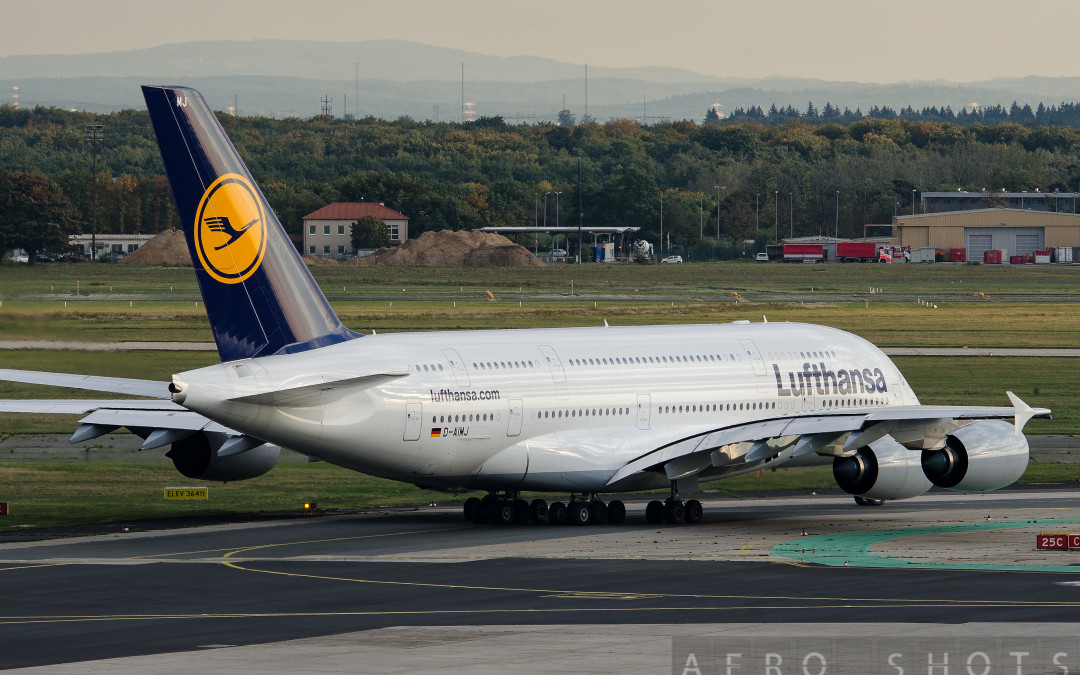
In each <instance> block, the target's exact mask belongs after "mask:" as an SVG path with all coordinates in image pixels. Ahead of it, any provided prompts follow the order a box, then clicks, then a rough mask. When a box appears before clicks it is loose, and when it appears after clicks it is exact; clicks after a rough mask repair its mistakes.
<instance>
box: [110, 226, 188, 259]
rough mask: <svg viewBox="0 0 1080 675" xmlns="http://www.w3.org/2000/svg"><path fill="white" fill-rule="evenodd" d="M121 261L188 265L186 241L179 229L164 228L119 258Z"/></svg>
mask: <svg viewBox="0 0 1080 675" xmlns="http://www.w3.org/2000/svg"><path fill="white" fill-rule="evenodd" d="M120 262H122V263H137V264H141V265H190V264H191V254H190V253H188V246H187V241H185V240H184V233H183V232H181V231H180V230H165V231H164V232H162V233H160V234H158V235H157V236H156V237H154V238H153V239H151V240H150V241H148V242H146V243H145V244H143V245H142V246H140V247H139V248H138V249H137V250H135V251H134V252H132V253H129V254H127V255H126V256H124V257H123V258H121V259H120Z"/></svg>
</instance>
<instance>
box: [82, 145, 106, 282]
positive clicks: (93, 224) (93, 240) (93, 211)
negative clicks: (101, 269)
mask: <svg viewBox="0 0 1080 675" xmlns="http://www.w3.org/2000/svg"><path fill="white" fill-rule="evenodd" d="M102 130H103V127H102V126H101V125H100V124H87V125H86V141H87V142H88V143H90V144H91V147H92V149H93V153H94V168H93V169H92V171H93V173H94V187H93V188H92V189H91V195H92V196H91V198H90V262H94V261H96V260H97V156H98V148H100V147H101V140H102V138H103V133H102Z"/></svg>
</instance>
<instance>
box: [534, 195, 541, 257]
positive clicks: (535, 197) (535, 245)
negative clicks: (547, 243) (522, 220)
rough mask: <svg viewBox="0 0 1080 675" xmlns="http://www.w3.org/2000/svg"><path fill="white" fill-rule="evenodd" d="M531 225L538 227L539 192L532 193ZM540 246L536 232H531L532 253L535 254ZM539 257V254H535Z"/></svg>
mask: <svg viewBox="0 0 1080 675" xmlns="http://www.w3.org/2000/svg"><path fill="white" fill-rule="evenodd" d="M533 227H535V228H536V229H540V193H539V192H534V193H533ZM539 247H540V242H539V239H538V237H537V235H536V233H535V232H534V233H533V255H536V249H538V248H539ZM537 257H539V256H537Z"/></svg>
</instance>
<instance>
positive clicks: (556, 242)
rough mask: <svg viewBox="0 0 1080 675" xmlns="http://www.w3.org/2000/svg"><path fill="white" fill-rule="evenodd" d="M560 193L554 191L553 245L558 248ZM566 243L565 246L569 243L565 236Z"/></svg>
mask: <svg viewBox="0 0 1080 675" xmlns="http://www.w3.org/2000/svg"><path fill="white" fill-rule="evenodd" d="M561 194H562V193H561V192H556V193H555V247H556V248H558V246H559V195H561ZM566 244H567V246H569V245H570V239H569V238H567V240H566Z"/></svg>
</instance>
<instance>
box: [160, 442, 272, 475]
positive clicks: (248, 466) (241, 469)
mask: <svg viewBox="0 0 1080 675" xmlns="http://www.w3.org/2000/svg"><path fill="white" fill-rule="evenodd" d="M228 438H229V436H228V435H227V434H221V433H215V432H199V433H197V434H193V435H191V436H188V437H187V438H185V439H183V440H181V441H177V442H176V443H173V444H172V447H171V448H169V451H168V452H166V453H165V456H166V457H168V458H169V459H171V460H172V461H173V466H175V467H176V470H177V471H179V472H180V473H182V474H184V475H185V476H187V477H188V478H201V479H203V480H216V481H221V482H223V483H228V482H230V481H234V480H246V479H248V478H255V477H256V476H261V475H263V474H264V473H266V472H267V471H269V470H270V469H272V468H274V464H276V463H277V460H278V455H279V454H280V453H281V448H279V447H278V446H276V445H272V444H269V443H267V444H264V445H260V446H258V447H255V448H252V449H250V450H248V451H246V452H241V453H240V454H237V455H230V456H228V457H218V454H217V451H218V448H220V447H221V444H222V443H224V442H225V441H226V439H228Z"/></svg>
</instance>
